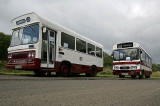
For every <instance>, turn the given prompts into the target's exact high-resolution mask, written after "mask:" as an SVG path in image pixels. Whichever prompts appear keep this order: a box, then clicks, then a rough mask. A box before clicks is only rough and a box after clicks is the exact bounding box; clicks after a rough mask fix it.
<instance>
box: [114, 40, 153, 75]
mask: <svg viewBox="0 0 160 106" xmlns="http://www.w3.org/2000/svg"><path fill="white" fill-rule="evenodd" d="M151 73H152V60H151V57H150V55H149V54H148V53H147V52H146V51H144V49H143V48H142V47H141V46H140V45H139V44H138V43H135V42H126V43H120V44H116V45H114V46H113V74H114V75H119V77H120V78H124V77H125V76H131V77H132V78H135V77H136V76H138V77H139V78H142V77H143V76H145V77H146V78H150V75H151Z"/></svg>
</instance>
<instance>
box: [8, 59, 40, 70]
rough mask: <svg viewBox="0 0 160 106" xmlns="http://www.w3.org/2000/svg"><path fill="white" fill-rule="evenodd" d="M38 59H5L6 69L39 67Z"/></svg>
mask: <svg viewBox="0 0 160 106" xmlns="http://www.w3.org/2000/svg"><path fill="white" fill-rule="evenodd" d="M40 62H41V61H40V59H37V58H35V59H32V60H29V59H12V60H8V61H7V66H6V67H7V68H8V69H22V70H33V69H40Z"/></svg>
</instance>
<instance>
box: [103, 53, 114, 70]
mask: <svg viewBox="0 0 160 106" xmlns="http://www.w3.org/2000/svg"><path fill="white" fill-rule="evenodd" d="M103 57H104V60H103V65H104V67H112V61H113V60H112V57H111V56H110V55H109V54H107V53H105V52H104V53H103Z"/></svg>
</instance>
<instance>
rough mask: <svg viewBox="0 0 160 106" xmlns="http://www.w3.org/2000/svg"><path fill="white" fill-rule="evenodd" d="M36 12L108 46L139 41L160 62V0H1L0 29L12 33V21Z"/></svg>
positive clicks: (108, 48) (108, 49) (106, 47)
mask: <svg viewBox="0 0 160 106" xmlns="http://www.w3.org/2000/svg"><path fill="white" fill-rule="evenodd" d="M28 12H36V13H37V14H39V15H40V16H42V17H44V18H46V19H48V20H51V21H55V22H57V23H59V24H61V25H63V26H65V27H67V28H70V29H72V30H73V31H76V32H77V33H79V34H81V35H83V36H86V37H88V38H90V39H92V40H95V41H97V42H99V43H101V44H102V45H104V48H105V50H106V51H107V52H108V53H111V51H112V46H113V44H115V43H117V42H125V41H136V42H138V43H140V44H141V45H142V46H143V47H144V48H145V49H146V51H148V52H149V54H151V56H152V58H153V62H155V63H160V55H159V53H160V49H159V46H160V1H159V0H0V32H4V33H7V34H11V25H10V21H11V19H12V18H15V17H17V16H19V15H22V14H25V13H28Z"/></svg>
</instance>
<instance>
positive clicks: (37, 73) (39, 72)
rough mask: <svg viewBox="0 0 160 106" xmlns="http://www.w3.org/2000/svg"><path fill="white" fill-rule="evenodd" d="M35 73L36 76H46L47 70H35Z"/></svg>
mask: <svg viewBox="0 0 160 106" xmlns="http://www.w3.org/2000/svg"><path fill="white" fill-rule="evenodd" d="M34 75H35V76H36V77H44V76H45V72H41V71H37V70H36V71H34Z"/></svg>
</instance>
